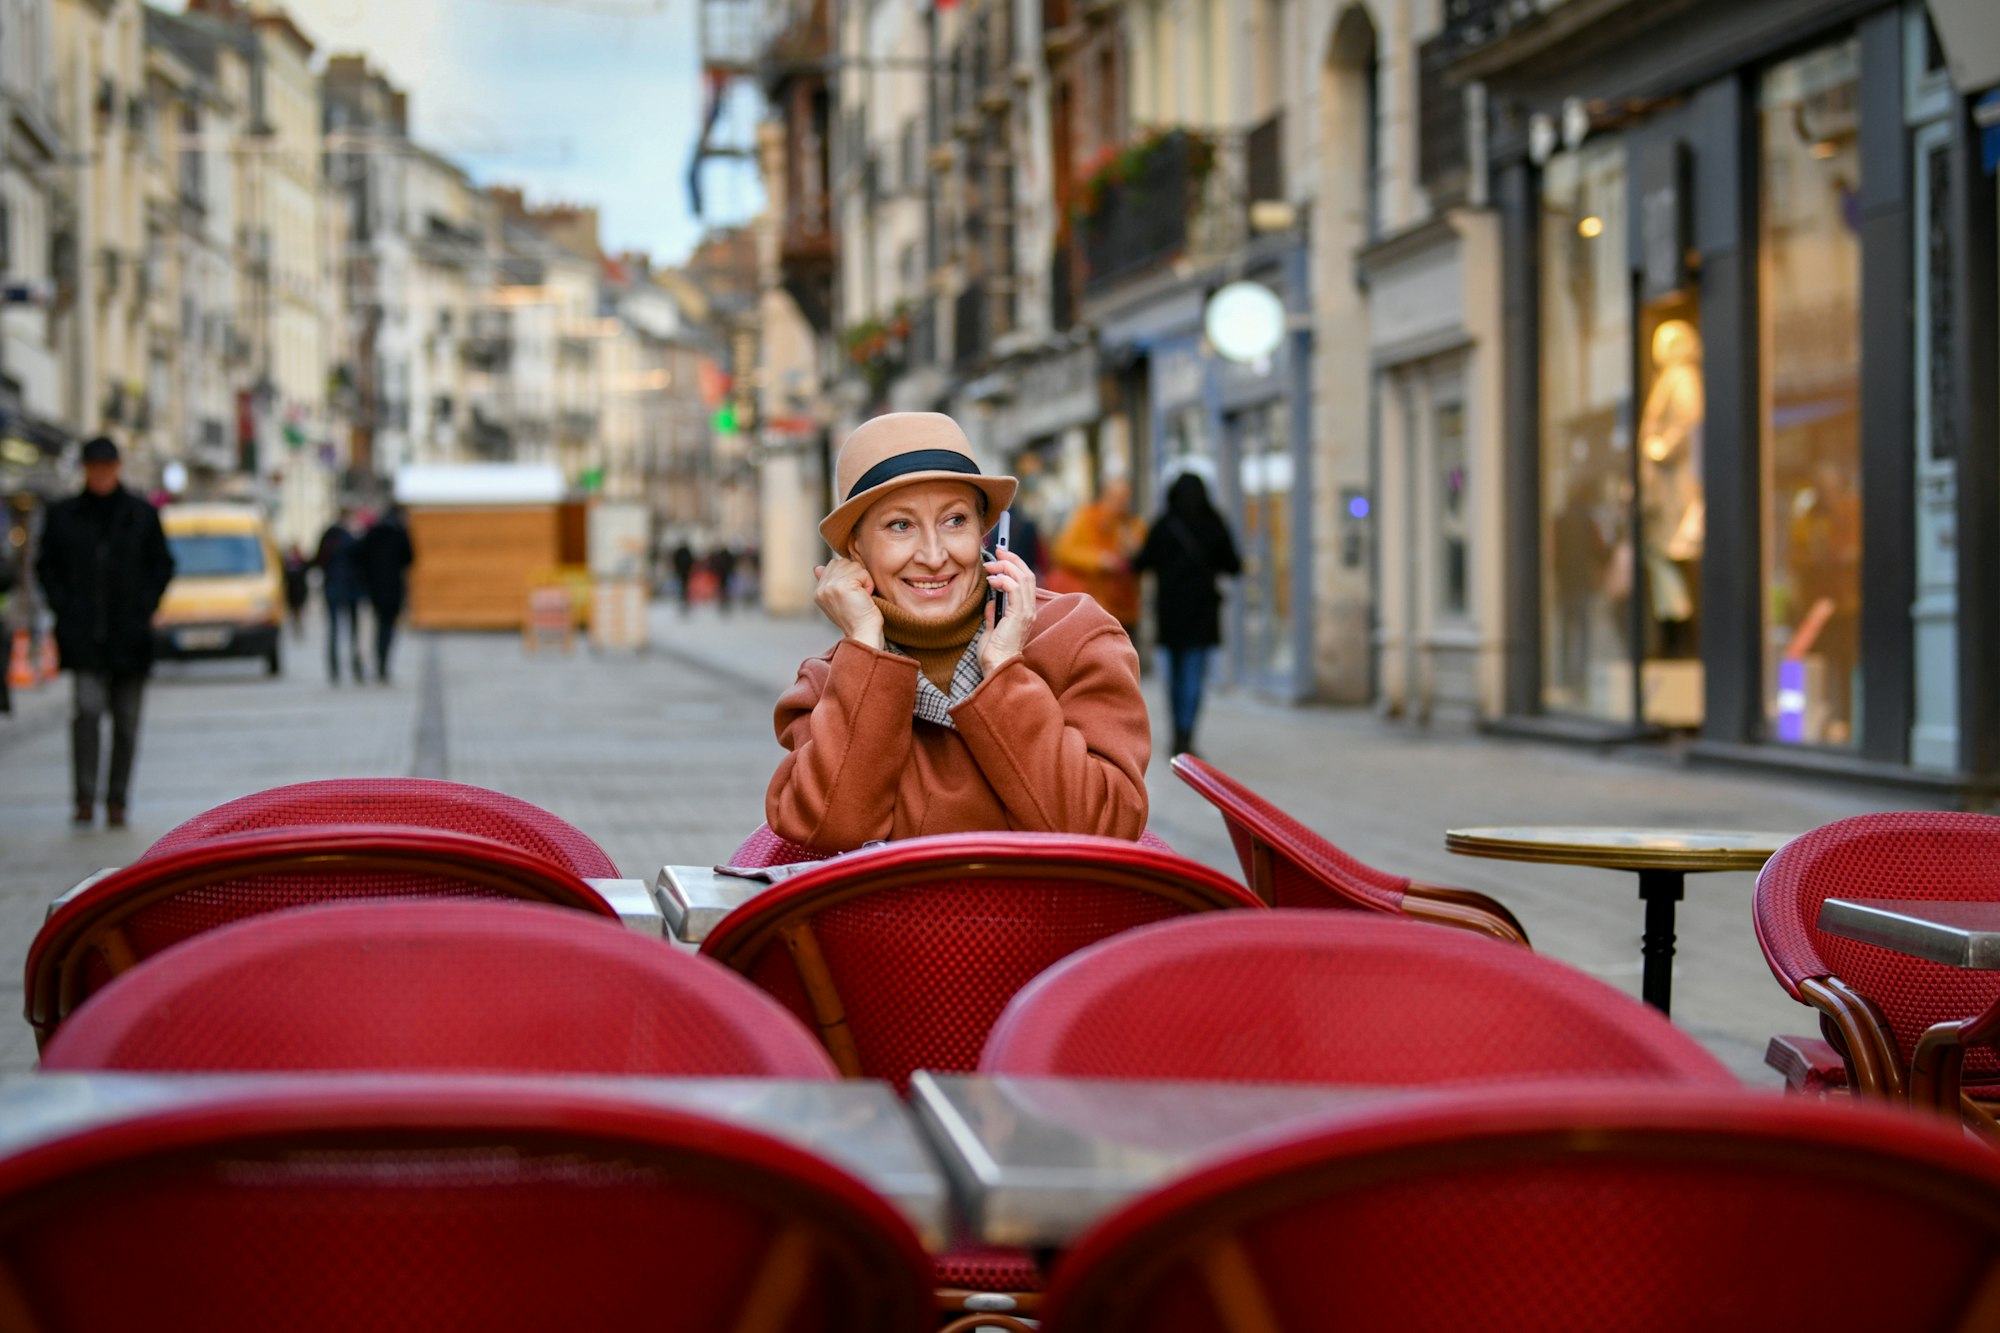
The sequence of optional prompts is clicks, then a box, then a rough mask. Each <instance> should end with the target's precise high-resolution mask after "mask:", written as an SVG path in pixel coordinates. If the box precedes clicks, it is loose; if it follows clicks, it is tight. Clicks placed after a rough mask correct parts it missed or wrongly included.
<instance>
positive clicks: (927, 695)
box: [889, 625, 986, 731]
mask: <svg viewBox="0 0 2000 1333" xmlns="http://www.w3.org/2000/svg"><path fill="white" fill-rule="evenodd" d="M984 637H986V627H985V626H983V625H982V626H981V627H980V628H979V630H978V631H977V632H976V633H974V634H973V636H972V642H971V643H968V644H966V645H965V652H964V653H963V654H961V655H960V657H959V659H958V665H957V666H955V667H953V668H952V669H951V693H950V694H946V693H945V692H944V691H943V690H941V689H939V688H938V687H937V686H936V685H934V684H932V683H931V678H930V677H929V676H926V675H925V674H924V673H923V672H922V671H918V672H917V702H916V706H915V707H914V708H912V709H911V710H910V711H911V712H912V713H913V714H914V715H915V716H917V717H920V718H922V719H923V720H924V721H926V722H935V723H937V724H938V725H939V726H941V727H950V728H951V729H952V730H953V731H957V730H958V727H957V726H956V725H954V724H953V722H952V720H951V710H952V707H953V705H955V704H959V703H963V702H964V701H965V699H966V697H967V696H968V695H970V694H971V693H972V692H973V691H974V690H976V689H978V688H979V682H980V681H981V680H983V679H985V677H984V675H983V674H982V673H981V672H980V670H979V641H980V640H981V639H982V638H984ZM889 647H890V649H891V650H892V651H894V652H896V653H899V654H901V655H902V656H904V657H910V656H913V654H912V653H911V652H910V651H909V649H907V648H905V647H903V646H902V645H901V644H897V643H891V644H889Z"/></svg>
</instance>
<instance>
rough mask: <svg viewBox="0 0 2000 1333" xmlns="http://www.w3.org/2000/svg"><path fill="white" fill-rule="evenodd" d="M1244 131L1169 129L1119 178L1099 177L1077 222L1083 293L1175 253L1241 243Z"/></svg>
mask: <svg viewBox="0 0 2000 1333" xmlns="http://www.w3.org/2000/svg"><path fill="white" fill-rule="evenodd" d="M1247 137H1248V136H1246V135H1243V134H1202V135H1200V136H1196V135H1194V134H1191V133H1189V132H1187V131H1185V130H1174V131H1171V132H1169V133H1168V134H1166V135H1164V136H1162V137H1161V138H1160V139H1159V140H1158V141H1157V142H1156V143H1155V145H1154V146H1153V147H1152V149H1151V150H1150V151H1148V152H1145V153H1144V154H1142V155H1141V156H1140V159H1139V164H1138V167H1137V169H1136V170H1135V171H1133V172H1132V173H1131V174H1130V175H1128V176H1127V177H1126V178H1125V179H1124V180H1122V181H1117V182H1115V183H1102V184H1101V185H1100V187H1099V188H1098V189H1097V191H1096V200H1095V206H1094V207H1091V208H1090V211H1088V212H1087V213H1086V214H1085V216H1084V217H1083V219H1082V220H1081V225H1080V226H1079V228H1078V232H1079V234H1080V237H1081V240H1082V243H1083V253H1084V267H1085V271H1086V277H1085V279H1084V295H1085V296H1086V297H1095V296H1101V295H1103V294H1104V293H1105V292H1107V291H1110V290H1111V289H1113V288H1115V287H1117V286H1119V285H1120V284H1122V283H1125V282H1128V281H1130V280H1132V279H1134V278H1138V277H1143V276H1144V275H1146V274H1148V273H1151V272H1154V271H1155V270H1157V269H1159V268H1162V267H1164V266H1165V265H1167V264H1169V263H1171V262H1172V261H1174V260H1175V259H1178V258H1181V257H1183V256H1185V257H1187V258H1190V259H1196V260H1199V259H1205V258H1212V257H1217V256H1221V255H1225V254H1228V253H1230V252H1231V251H1233V250H1235V249H1236V248H1238V247H1239V246H1241V245H1242V244H1243V243H1244V242H1245V241H1246V240H1247V239H1248V238H1249V234H1250V228H1249V210H1248V207H1247V202H1248V199H1249V197H1250V196H1249V182H1248V179H1247V174H1246V173H1247V169H1248V165H1247V161H1246V139H1247ZM1089 193H1090V191H1088V190H1086V191H1084V192H1083V194H1084V195H1085V196H1086V197H1087V196H1088V195H1089Z"/></svg>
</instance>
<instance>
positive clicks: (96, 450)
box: [83, 435, 118, 463]
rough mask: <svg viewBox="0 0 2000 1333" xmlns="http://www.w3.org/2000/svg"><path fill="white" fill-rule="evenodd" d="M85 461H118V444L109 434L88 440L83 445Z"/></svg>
mask: <svg viewBox="0 0 2000 1333" xmlns="http://www.w3.org/2000/svg"><path fill="white" fill-rule="evenodd" d="M83 461H84V462H86V463H115V462H117V461H118V444H117V442H116V441H114V440H113V439H112V438H111V437H110V436H109V435H100V436H98V437H97V438H96V439H94V440H88V441H86V442H85V443H84V446H83Z"/></svg>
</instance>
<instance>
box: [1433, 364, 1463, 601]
mask: <svg viewBox="0 0 2000 1333" xmlns="http://www.w3.org/2000/svg"><path fill="white" fill-rule="evenodd" d="M1431 447H1432V449H1433V450H1434V451H1435V452H1434V453H1433V454H1432V457H1431V468H1432V475H1433V476H1434V478H1435V481H1434V483H1433V484H1434V485H1435V487H1436V493H1437V543H1438V550H1437V554H1438V590H1437V596H1438V602H1437V605H1438V611H1439V613H1440V614H1442V615H1446V616H1464V615H1467V614H1468V613H1470V612H1471V610H1472V590H1471V575H1470V573H1469V570H1468V567H1467V566H1468V558H1467V552H1468V551H1469V549H1470V547H1471V544H1472V543H1471V533H1472V507H1471V505H1470V503H1469V502H1468V500H1467V497H1466V481H1467V476H1466V441H1465V400H1464V399H1463V398H1462V397H1460V396H1459V394H1458V393H1457V392H1456V391H1455V388H1454V391H1450V392H1446V391H1439V392H1438V393H1437V394H1436V396H1435V397H1434V398H1433V399H1432V400H1431Z"/></svg>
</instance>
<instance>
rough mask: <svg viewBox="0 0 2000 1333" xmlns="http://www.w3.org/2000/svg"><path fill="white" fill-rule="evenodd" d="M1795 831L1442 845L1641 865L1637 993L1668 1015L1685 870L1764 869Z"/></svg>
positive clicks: (1491, 831) (1597, 832) (1630, 831)
mask: <svg viewBox="0 0 2000 1333" xmlns="http://www.w3.org/2000/svg"><path fill="white" fill-rule="evenodd" d="M1792 837H1793V835H1792V834H1790V833H1763V832H1759V833H1732V832H1722V831H1717V830H1707V829H1649V828H1597V827H1536V826H1530V827H1506V828H1457V829H1451V830H1449V831H1447V832H1446V833H1445V835H1444V845H1445V850H1446V851H1451V852H1457V853H1458V854H1459V855H1460V856H1486V857H1492V858H1494V859H1496V860H1501V861H1534V862H1540V863H1542V864H1544V865H1566V866H1595V867H1598V868H1599V869H1603V870H1635V871H1637V872H1638V873H1639V899H1640V901H1641V902H1643V903H1645V905H1646V927H1645V934H1644V935H1643V936H1642V937H1641V939H1640V944H1639V956H1640V960H1641V963H1640V966H1641V972H1640V978H1639V993H1640V994H1641V996H1643V997H1644V999H1645V1001H1646V1003H1647V1004H1650V1005H1652V1006H1653V1007H1654V1008H1655V1009H1658V1010H1659V1011H1660V1012H1661V1013H1663V1014H1664V1013H1668V1012H1670V1011H1671V1010H1672V1008H1673V993H1674V911H1675V908H1674V904H1675V903H1678V902H1679V901H1680V900H1681V897H1682V894H1683V892H1684V890H1685V888H1686V884H1687V877H1688V875H1690V874H1692V873H1695V872H1698V871H1705V870H1753V871H1754V870H1762V869H1763V868H1764V863H1765V862H1766V861H1768V860H1770V859H1771V857H1772V855H1773V854H1775V853H1776V852H1777V850H1778V849H1779V848H1780V847H1782V846H1784V845H1785V844H1786V843H1788V842H1790V841H1791V840H1792Z"/></svg>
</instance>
